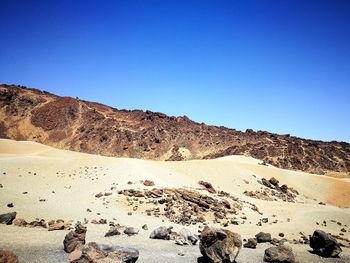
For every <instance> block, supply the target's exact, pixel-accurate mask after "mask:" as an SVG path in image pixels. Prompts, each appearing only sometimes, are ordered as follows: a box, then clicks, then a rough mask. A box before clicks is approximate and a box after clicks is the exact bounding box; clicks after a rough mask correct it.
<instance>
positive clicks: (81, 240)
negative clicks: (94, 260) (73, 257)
mask: <svg viewBox="0 0 350 263" xmlns="http://www.w3.org/2000/svg"><path fill="white" fill-rule="evenodd" d="M86 231H87V229H86V227H85V226H83V225H82V224H81V223H80V222H78V223H77V224H76V225H75V230H74V231H73V230H72V231H70V232H69V233H68V234H67V235H66V236H65V238H64V241H63V247H64V251H66V252H67V253H71V252H72V251H74V250H75V248H76V247H77V246H78V245H84V244H85V236H86Z"/></svg>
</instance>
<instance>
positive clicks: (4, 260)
mask: <svg viewBox="0 0 350 263" xmlns="http://www.w3.org/2000/svg"><path fill="white" fill-rule="evenodd" d="M0 263H18V258H17V256H16V255H15V254H14V253H13V252H12V251H10V250H5V249H1V248H0Z"/></svg>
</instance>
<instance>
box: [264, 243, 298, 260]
mask: <svg viewBox="0 0 350 263" xmlns="http://www.w3.org/2000/svg"><path fill="white" fill-rule="evenodd" d="M264 261H265V262H273V263H295V257H294V254H293V251H292V248H290V247H287V246H284V245H280V246H276V247H270V248H268V249H266V250H265V254H264Z"/></svg>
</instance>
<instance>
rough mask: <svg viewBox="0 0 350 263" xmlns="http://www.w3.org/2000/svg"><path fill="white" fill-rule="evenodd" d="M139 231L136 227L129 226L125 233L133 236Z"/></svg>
mask: <svg viewBox="0 0 350 263" xmlns="http://www.w3.org/2000/svg"><path fill="white" fill-rule="evenodd" d="M138 233H139V230H138V229H137V228H135V227H127V228H126V229H125V230H124V234H126V235H128V236H133V235H137V234H138Z"/></svg>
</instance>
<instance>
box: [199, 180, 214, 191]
mask: <svg viewBox="0 0 350 263" xmlns="http://www.w3.org/2000/svg"><path fill="white" fill-rule="evenodd" d="M198 184H200V185H202V186H204V188H205V189H206V190H207V191H208V192H209V193H212V194H214V193H216V190H215V189H214V187H213V186H212V184H211V183H209V182H205V181H199V182H198Z"/></svg>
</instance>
